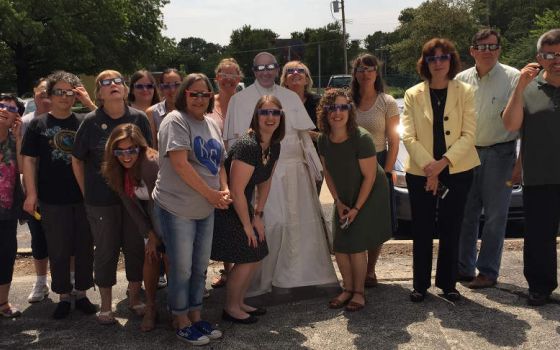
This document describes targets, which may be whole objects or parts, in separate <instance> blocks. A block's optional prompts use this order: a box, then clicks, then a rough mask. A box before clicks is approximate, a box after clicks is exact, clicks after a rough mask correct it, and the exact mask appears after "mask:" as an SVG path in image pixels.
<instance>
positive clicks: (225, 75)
mask: <svg viewBox="0 0 560 350" xmlns="http://www.w3.org/2000/svg"><path fill="white" fill-rule="evenodd" d="M218 76H219V77H220V78H222V79H232V80H236V79H239V78H241V75H239V74H229V73H218Z"/></svg>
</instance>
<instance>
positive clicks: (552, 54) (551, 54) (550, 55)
mask: <svg viewBox="0 0 560 350" xmlns="http://www.w3.org/2000/svg"><path fill="white" fill-rule="evenodd" d="M539 56H541V58H542V59H543V60H547V61H552V60H554V59H555V58H556V57H560V52H539Z"/></svg>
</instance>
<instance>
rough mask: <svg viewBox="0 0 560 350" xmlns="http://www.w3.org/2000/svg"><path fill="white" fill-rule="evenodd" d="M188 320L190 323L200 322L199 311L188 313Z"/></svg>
mask: <svg viewBox="0 0 560 350" xmlns="http://www.w3.org/2000/svg"><path fill="white" fill-rule="evenodd" d="M188 318H189V320H190V321H191V323H196V322H198V321H200V320H201V318H200V310H193V311H189V313H188Z"/></svg>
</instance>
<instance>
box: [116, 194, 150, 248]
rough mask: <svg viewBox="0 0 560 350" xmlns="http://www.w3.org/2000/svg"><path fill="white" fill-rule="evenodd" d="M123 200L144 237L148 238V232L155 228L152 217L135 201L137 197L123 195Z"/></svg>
mask: <svg viewBox="0 0 560 350" xmlns="http://www.w3.org/2000/svg"><path fill="white" fill-rule="evenodd" d="M120 197H121V200H122V203H123V206H124V207H125V209H126V212H127V213H128V215H130V217H131V218H132V221H133V222H134V223H135V224H136V227H137V228H138V232H139V233H140V234H141V235H142V236H143V237H144V238H148V234H149V233H150V231H151V230H153V226H152V220H151V219H150V217H149V216H148V215H147V214H146V213H145V212H144V211H143V210H142V209H141V208H140V206H138V204H137V203H135V201H136V199H135V198H130V197H128V196H127V195H121V196H120Z"/></svg>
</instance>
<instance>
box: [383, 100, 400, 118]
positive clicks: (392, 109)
mask: <svg viewBox="0 0 560 350" xmlns="http://www.w3.org/2000/svg"><path fill="white" fill-rule="evenodd" d="M385 98H386V105H387V110H386V112H385V119H390V118H392V117H394V116H399V107H398V106H397V101H395V99H394V98H393V96H391V95H385Z"/></svg>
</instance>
